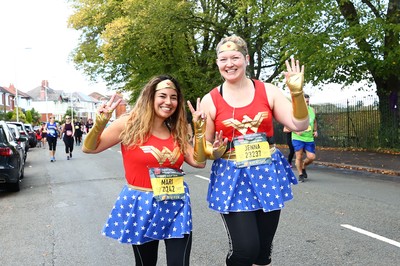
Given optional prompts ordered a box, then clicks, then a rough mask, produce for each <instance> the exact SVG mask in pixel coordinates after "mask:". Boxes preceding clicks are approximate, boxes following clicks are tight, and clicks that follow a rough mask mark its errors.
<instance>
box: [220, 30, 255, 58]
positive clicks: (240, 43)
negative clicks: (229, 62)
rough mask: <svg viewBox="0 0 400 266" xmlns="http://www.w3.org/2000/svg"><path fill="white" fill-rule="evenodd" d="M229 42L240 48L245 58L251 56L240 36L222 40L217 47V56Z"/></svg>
mask: <svg viewBox="0 0 400 266" xmlns="http://www.w3.org/2000/svg"><path fill="white" fill-rule="evenodd" d="M227 42H233V43H234V44H236V45H237V46H238V47H239V50H238V51H239V52H241V53H242V54H243V55H244V56H246V55H248V54H249V50H248V49H247V44H246V42H245V41H244V40H243V39H242V38H241V37H239V36H236V35H231V36H228V37H224V38H222V40H221V41H220V42H219V43H218V45H217V49H216V50H217V55H218V53H219V52H220V49H221V46H223V45H224V44H225V43H227Z"/></svg>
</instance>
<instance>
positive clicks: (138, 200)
mask: <svg viewBox="0 0 400 266" xmlns="http://www.w3.org/2000/svg"><path fill="white" fill-rule="evenodd" d="M184 186H185V199H184V200H165V201H157V200H155V199H154V198H153V192H143V191H138V190H134V189H132V188H130V187H129V186H127V185H125V186H124V188H123V189H122V191H121V193H120V194H119V196H118V198H117V201H116V202H115V205H114V207H113V209H112V210H111V214H110V215H109V218H108V220H107V222H106V224H105V225H104V228H103V231H102V234H103V235H105V236H108V237H111V238H114V239H117V240H118V241H119V242H121V243H126V244H132V245H141V244H143V243H146V242H149V241H153V240H162V239H169V238H183V236H184V234H189V233H190V232H191V231H192V210H191V205H190V196H189V188H188V186H187V185H186V184H184Z"/></svg>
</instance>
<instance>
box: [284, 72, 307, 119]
mask: <svg viewBox="0 0 400 266" xmlns="http://www.w3.org/2000/svg"><path fill="white" fill-rule="evenodd" d="M286 85H287V86H288V87H289V89H290V94H291V96H292V106H293V116H294V117H295V118H296V119H298V120H303V119H305V118H307V116H308V108H307V104H306V101H305V99H304V95H303V85H304V74H303V73H297V74H295V75H293V76H291V77H289V78H288V80H287V81H286Z"/></svg>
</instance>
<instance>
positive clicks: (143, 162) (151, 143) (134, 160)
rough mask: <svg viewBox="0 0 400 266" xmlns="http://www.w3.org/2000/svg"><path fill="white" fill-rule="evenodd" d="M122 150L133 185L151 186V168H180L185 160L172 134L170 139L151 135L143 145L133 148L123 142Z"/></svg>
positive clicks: (128, 175) (126, 171) (129, 179)
mask: <svg viewBox="0 0 400 266" xmlns="http://www.w3.org/2000/svg"><path fill="white" fill-rule="evenodd" d="M121 152H122V159H123V163H124V168H125V178H126V181H127V182H128V184H130V185H132V186H137V187H143V188H151V181H150V175H149V168H152V167H168V168H174V169H178V170H179V169H180V168H181V166H182V164H183V161H184V157H183V154H182V153H181V150H180V148H179V147H178V146H176V144H175V140H174V138H173V137H172V136H170V137H169V138H168V139H160V138H157V137H155V136H150V138H149V140H148V141H147V142H145V143H144V144H143V145H142V146H140V147H135V148H133V149H131V148H130V149H128V148H127V146H125V145H122V144H121Z"/></svg>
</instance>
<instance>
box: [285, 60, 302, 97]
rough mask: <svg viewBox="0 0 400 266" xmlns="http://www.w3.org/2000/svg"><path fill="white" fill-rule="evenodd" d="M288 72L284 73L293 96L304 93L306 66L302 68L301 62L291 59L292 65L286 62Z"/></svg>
mask: <svg viewBox="0 0 400 266" xmlns="http://www.w3.org/2000/svg"><path fill="white" fill-rule="evenodd" d="M285 64H286V69H287V71H286V72H283V74H284V75H285V78H286V85H287V86H288V87H289V89H290V92H291V93H292V94H295V95H296V94H299V93H302V92H303V84H304V65H303V66H300V62H299V60H295V59H294V58H291V60H290V63H289V61H288V60H286V61H285Z"/></svg>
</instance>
